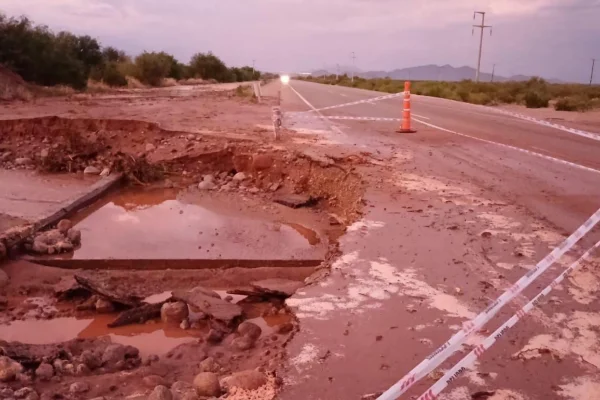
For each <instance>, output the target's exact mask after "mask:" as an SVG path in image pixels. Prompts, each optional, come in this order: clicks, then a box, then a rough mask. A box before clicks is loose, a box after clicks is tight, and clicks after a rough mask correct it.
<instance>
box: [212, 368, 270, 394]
mask: <svg viewBox="0 0 600 400" xmlns="http://www.w3.org/2000/svg"><path fill="white" fill-rule="evenodd" d="M266 383H267V377H266V376H265V374H263V373H262V372H259V371H257V370H254V369H249V370H246V371H241V372H236V373H234V374H233V375H231V376H228V377H226V378H223V379H222V380H221V386H222V387H223V389H225V390H227V391H229V390H231V389H232V388H234V387H237V388H240V389H245V390H256V389H258V388H259V387H261V386H263V385H265V384H266Z"/></svg>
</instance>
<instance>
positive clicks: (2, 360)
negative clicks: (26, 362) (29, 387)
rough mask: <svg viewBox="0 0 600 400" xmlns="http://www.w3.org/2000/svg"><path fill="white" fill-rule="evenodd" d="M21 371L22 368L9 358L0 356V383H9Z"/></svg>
mask: <svg viewBox="0 0 600 400" xmlns="http://www.w3.org/2000/svg"><path fill="white" fill-rule="evenodd" d="M22 371H23V366H22V365H21V364H20V363H18V362H16V361H15V360H13V359H12V358H10V357H6V356H0V382H10V381H13V380H15V379H16V378H17V375H19V374H20V373H21V372H22Z"/></svg>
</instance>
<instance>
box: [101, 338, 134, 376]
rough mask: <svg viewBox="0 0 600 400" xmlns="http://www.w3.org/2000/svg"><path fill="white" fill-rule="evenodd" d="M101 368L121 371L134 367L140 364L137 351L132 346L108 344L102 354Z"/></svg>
mask: <svg viewBox="0 0 600 400" xmlns="http://www.w3.org/2000/svg"><path fill="white" fill-rule="evenodd" d="M101 360H102V366H104V367H107V368H110V369H117V370H122V369H125V368H127V367H136V366H139V365H140V364H141V359H140V355H139V350H138V349H136V348H135V347H133V346H124V345H122V344H116V343H115V344H110V345H108V346H107V347H106V349H105V350H104V352H103V353H102V359H101Z"/></svg>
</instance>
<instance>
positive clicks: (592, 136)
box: [486, 107, 600, 141]
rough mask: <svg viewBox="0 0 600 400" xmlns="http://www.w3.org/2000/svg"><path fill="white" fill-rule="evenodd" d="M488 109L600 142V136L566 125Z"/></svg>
mask: <svg viewBox="0 0 600 400" xmlns="http://www.w3.org/2000/svg"><path fill="white" fill-rule="evenodd" d="M486 108H487V109H491V110H493V111H495V112H497V113H500V114H505V115H510V116H512V117H515V118H519V119H522V120H525V121H530V122H533V123H535V124H538V125H543V126H547V127H549V128H554V129H558V130H561V131H565V132H569V133H573V134H575V135H579V136H583V137H586V138H588V139H592V140H598V141H600V134H595V133H592V132H587V131H582V130H581V129H575V128H569V127H567V126H564V125H559V124H553V123H552V122H548V121H544V120H541V119H537V118H533V117H530V116H527V115H523V114H519V113H514V112H511V111H506V110H502V109H497V108H492V107H486Z"/></svg>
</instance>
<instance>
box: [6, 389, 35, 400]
mask: <svg viewBox="0 0 600 400" xmlns="http://www.w3.org/2000/svg"><path fill="white" fill-rule="evenodd" d="M13 396H15V398H16V399H23V400H38V399H39V398H40V397H39V396H38V394H37V392H36V391H35V390H33V389H32V388H30V387H24V388H21V389H19V390H16V391H15V392H14V394H13Z"/></svg>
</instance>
